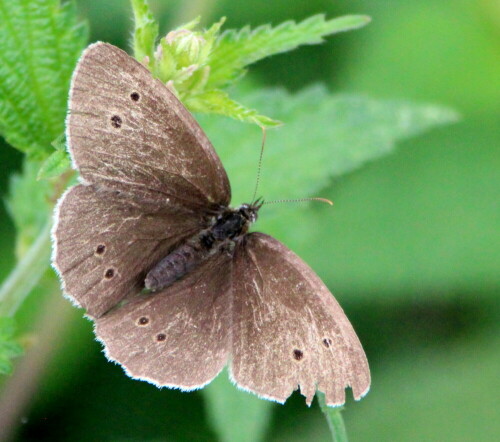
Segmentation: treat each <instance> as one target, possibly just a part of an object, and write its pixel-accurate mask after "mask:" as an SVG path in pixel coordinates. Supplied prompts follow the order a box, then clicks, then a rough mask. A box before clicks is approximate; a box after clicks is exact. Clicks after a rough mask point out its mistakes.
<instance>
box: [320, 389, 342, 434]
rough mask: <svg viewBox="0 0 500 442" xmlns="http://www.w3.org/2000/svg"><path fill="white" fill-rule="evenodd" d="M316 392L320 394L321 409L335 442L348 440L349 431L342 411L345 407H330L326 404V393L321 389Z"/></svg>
mask: <svg viewBox="0 0 500 442" xmlns="http://www.w3.org/2000/svg"><path fill="white" fill-rule="evenodd" d="M316 394H317V396H318V402H319V406H320V408H321V411H322V412H323V414H324V415H325V418H326V421H327V422H328V428H330V433H331V434H332V440H333V442H347V432H346V430H345V425H344V419H343V418H342V413H341V411H342V410H343V408H344V407H329V406H327V405H326V402H325V395H324V394H323V393H320V392H319V391H318V392H317V393H316Z"/></svg>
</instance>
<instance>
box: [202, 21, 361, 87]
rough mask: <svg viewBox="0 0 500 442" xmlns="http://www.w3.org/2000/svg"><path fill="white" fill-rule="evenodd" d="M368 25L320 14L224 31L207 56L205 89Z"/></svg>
mask: <svg viewBox="0 0 500 442" xmlns="http://www.w3.org/2000/svg"><path fill="white" fill-rule="evenodd" d="M369 22H370V18H369V17H367V16H364V15H347V16H344V17H338V18H334V19H332V20H326V19H325V15H324V14H318V15H314V16H312V17H309V18H307V19H306V20H304V21H302V22H300V23H296V22H294V21H287V22H284V23H282V24H280V25H278V26H276V27H274V28H273V27H271V25H264V26H260V27H258V28H256V29H254V30H252V29H250V27H249V26H246V27H244V28H243V29H241V30H228V31H226V32H224V33H223V34H222V35H221V36H220V38H219V39H218V41H217V46H216V48H215V49H214V50H213V51H212V53H211V55H210V61H209V64H210V78H209V80H208V82H207V87H209V88H217V87H221V86H224V85H226V84H227V83H229V82H231V81H233V80H235V79H237V78H239V77H240V76H241V75H242V74H244V72H245V70H244V69H245V67H246V66H248V65H249V64H252V63H255V62H256V61H258V60H261V59H263V58H266V57H269V56H271V55H274V54H279V53H282V52H287V51H291V50H293V49H295V48H297V47H298V46H301V45H306V44H318V43H321V42H322V41H323V38H324V37H326V36H327V35H332V34H336V33H338V32H344V31H349V30H351V29H357V28H360V27H362V26H364V25H366V24H368V23H369Z"/></svg>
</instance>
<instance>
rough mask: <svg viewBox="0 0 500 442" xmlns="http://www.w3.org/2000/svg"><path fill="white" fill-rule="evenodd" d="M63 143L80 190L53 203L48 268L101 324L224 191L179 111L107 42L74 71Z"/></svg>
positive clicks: (214, 165) (205, 145) (200, 140)
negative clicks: (76, 172)
mask: <svg viewBox="0 0 500 442" xmlns="http://www.w3.org/2000/svg"><path fill="white" fill-rule="evenodd" d="M67 140H68V145H69V151H70V153H71V155H72V158H73V163H74V166H75V168H77V169H78V170H79V172H80V177H81V179H82V184H83V185H79V186H76V187H75V188H73V189H71V190H70V191H69V192H67V193H66V194H65V195H64V197H63V198H62V199H61V201H60V203H59V205H58V210H57V212H56V213H57V215H56V219H55V227H54V230H53V237H54V254H53V262H54V266H55V267H56V269H57V270H58V271H59V273H60V274H61V276H62V280H63V284H64V289H65V292H66V294H67V295H69V297H70V298H72V299H73V300H74V301H75V302H76V303H77V304H78V305H81V306H83V307H84V308H86V309H87V312H88V314H89V315H91V316H94V317H99V316H101V315H102V314H104V313H105V312H106V311H108V310H109V309H110V308H111V307H113V306H114V305H116V303H117V302H119V301H120V300H121V299H123V298H124V297H125V296H127V295H128V294H129V293H130V292H132V291H134V290H138V289H139V288H140V287H141V285H142V282H143V280H144V276H145V274H146V273H147V271H148V270H149V269H150V268H151V267H152V265H154V264H155V263H156V262H158V261H159V260H160V259H161V258H163V257H164V256H165V255H166V254H167V253H168V252H169V251H170V250H171V248H172V247H173V246H175V245H176V244H178V243H179V242H181V241H182V240H184V239H186V238H187V237H189V236H191V235H193V234H195V233H196V232H197V231H199V230H201V229H203V228H204V227H206V225H207V217H208V215H209V214H210V212H211V210H212V209H214V208H218V207H219V206H220V205H224V206H225V205H227V204H228V203H229V200H230V187H229V182H228V178H227V175H226V172H225V171H224V168H223V167H222V164H221V162H220V160H219V158H218V157H217V154H216V153H215V151H214V149H213V147H212V145H211V144H210V142H209V141H208V139H207V137H206V136H205V135H204V134H203V132H202V130H201V129H200V127H199V126H198V124H197V123H196V121H195V120H194V119H193V117H192V116H191V115H190V114H189V112H188V111H187V110H186V109H185V108H184V106H183V105H182V104H181V103H180V102H179V101H178V100H177V99H176V98H175V97H174V95H173V94H172V93H171V92H170V91H169V90H168V89H167V88H166V86H165V85H163V84H162V83H161V82H160V81H158V80H155V79H154V78H153V77H152V76H151V74H150V73H149V71H148V70H147V69H146V68H145V67H144V66H142V65H141V64H140V63H138V62H137V61H135V60H134V59H133V58H131V57H130V56H128V55H127V54H126V53H125V52H124V51H122V50H121V49H118V48H116V47H114V46H112V45H109V44H105V43H96V44H93V45H91V46H89V47H88V48H87V49H86V50H85V51H84V53H83V55H82V57H81V59H80V61H79V63H78V65H77V67H76V69H75V72H74V74H73V79H72V86H71V92H70V100H69V114H68V119H67ZM102 247H104V248H103V249H102V250H100V248H102Z"/></svg>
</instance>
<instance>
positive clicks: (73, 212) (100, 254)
mask: <svg viewBox="0 0 500 442" xmlns="http://www.w3.org/2000/svg"><path fill="white" fill-rule="evenodd" d="M202 225H203V217H202V214H201V213H197V212H192V211H190V210H188V209H184V208H182V207H179V206H168V205H161V206H160V205H158V204H154V203H151V202H145V201H142V200H141V201H139V200H136V199H134V198H133V197H132V196H130V195H128V194H126V193H117V192H110V191H106V190H98V189H96V188H95V187H94V186H83V185H78V186H75V187H73V188H72V189H70V190H69V191H68V192H67V193H66V194H65V196H64V198H62V199H61V202H60V203H59V208H58V216H57V222H56V225H55V228H54V256H53V261H54V264H55V267H56V269H57V270H58V272H59V273H60V274H61V276H62V279H63V282H64V287H63V288H64V291H65V293H66V294H67V295H69V296H70V297H71V298H72V299H73V300H74V301H76V303H77V304H78V305H81V306H82V307H84V308H85V309H86V310H87V313H88V314H89V315H91V316H94V317H99V316H101V315H102V314H103V313H105V312H106V311H108V310H109V309H110V308H112V307H114V306H115V305H116V304H117V303H118V302H119V301H120V300H121V299H123V298H124V297H125V296H126V295H128V294H129V293H131V292H134V291H139V290H140V289H141V288H142V286H143V283H144V277H145V274H146V271H147V270H149V269H150V268H151V266H153V265H154V264H156V263H157V262H158V261H159V260H160V259H161V258H163V257H164V256H165V255H166V254H167V253H168V251H169V250H170V249H171V248H172V247H173V246H174V245H176V244H177V243H178V242H179V241H182V240H183V239H185V238H186V237H189V236H191V235H193V234H195V233H196V232H198V231H199V230H200V228H201V226H202Z"/></svg>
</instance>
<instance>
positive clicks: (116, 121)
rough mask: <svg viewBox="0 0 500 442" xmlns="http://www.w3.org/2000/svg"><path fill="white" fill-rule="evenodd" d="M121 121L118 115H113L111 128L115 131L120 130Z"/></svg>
mask: <svg viewBox="0 0 500 442" xmlns="http://www.w3.org/2000/svg"><path fill="white" fill-rule="evenodd" d="M122 123H123V121H122V119H121V117H120V116H119V115H113V116H112V117H111V126H113V127H114V128H115V129H120V127H122Z"/></svg>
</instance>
